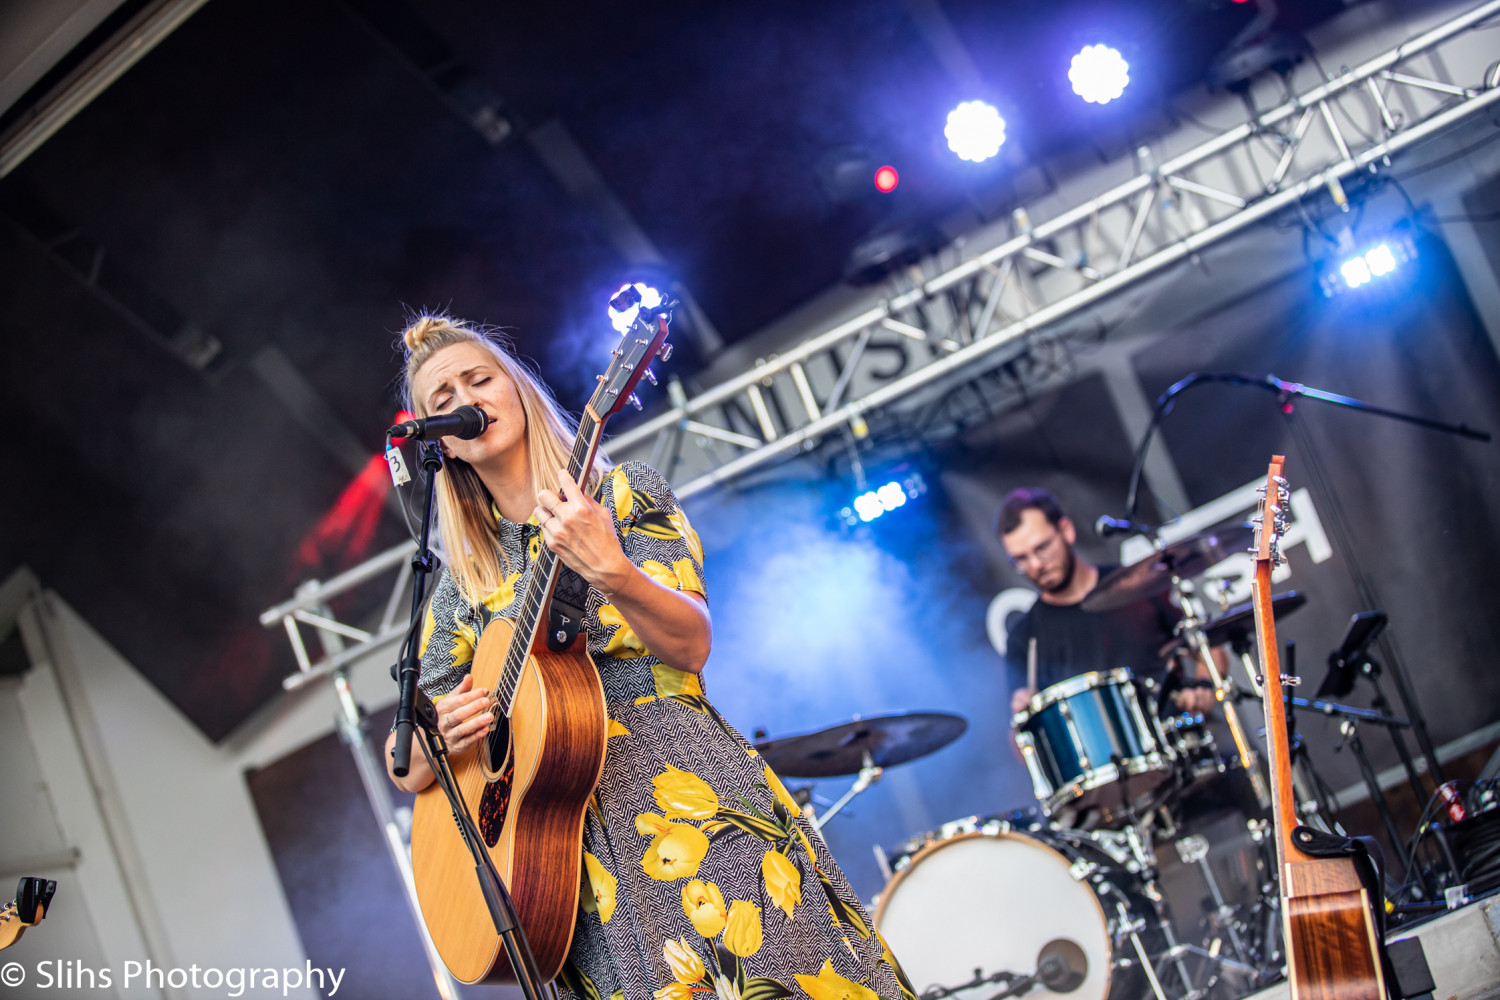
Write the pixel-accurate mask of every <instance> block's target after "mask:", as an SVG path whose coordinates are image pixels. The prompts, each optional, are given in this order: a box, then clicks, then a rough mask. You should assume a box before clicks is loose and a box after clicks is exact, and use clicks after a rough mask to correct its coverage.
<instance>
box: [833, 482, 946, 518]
mask: <svg viewBox="0 0 1500 1000" xmlns="http://www.w3.org/2000/svg"><path fill="white" fill-rule="evenodd" d="M926 492H927V483H926V482H925V481H924V480H923V479H922V474H921V473H919V472H916V471H911V472H908V473H906V474H905V475H903V476H902V477H901V478H900V479H899V480H898V479H892V480H891V481H890V482H888V483H885V484H884V485H882V486H879V487H877V488H876V489H873V490H866V491H865V492H864V493H861V494H860V495H859V496H857V497H855V498H854V502H853V503H851V504H850V505H849V506H847V507H845V508H844V509H843V510H841V511H839V516H840V517H842V518H843V519H844V523H846V524H850V525H854V524H863V523H868V522H870V521H873V520H875V519H876V518H877V517H881V516H883V515H885V514H887V513H889V512H890V511H893V510H896V509H898V508H900V507H904V506H906V504H907V502H908V501H910V500H915V499H916V498H917V497H919V496H921V495H922V494H923V493H926Z"/></svg>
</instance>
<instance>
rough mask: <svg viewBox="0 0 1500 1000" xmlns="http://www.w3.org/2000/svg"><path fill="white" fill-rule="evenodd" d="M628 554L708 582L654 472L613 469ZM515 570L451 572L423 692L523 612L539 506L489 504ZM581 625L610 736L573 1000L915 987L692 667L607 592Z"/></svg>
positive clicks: (866, 996) (871, 999)
mask: <svg viewBox="0 0 1500 1000" xmlns="http://www.w3.org/2000/svg"><path fill="white" fill-rule="evenodd" d="M600 502H601V503H602V504H603V505H604V507H605V509H607V510H608V511H610V513H611V516H612V518H613V519H614V523H615V531H616V533H617V534H618V536H619V538H620V544H621V546H622V548H623V549H624V552H625V555H626V556H627V557H629V559H630V560H631V561H632V562H633V563H635V564H636V565H637V566H639V567H640V568H641V569H642V570H644V571H645V572H646V573H648V574H650V575H651V576H652V577H653V578H655V579H656V580H658V581H660V582H662V583H663V584H665V585H667V586H671V587H675V588H677V589H679V590H687V591H692V592H693V593H696V594H700V595H701V594H704V593H705V589H704V585H703V549H702V545H701V544H700V542H699V541H698V536H697V533H696V532H694V531H693V528H692V525H691V524H689V523H688V519H687V516H686V514H684V513H683V511H682V510H681V508H679V507H678V506H677V500H676V497H674V496H673V495H672V491H671V488H670V487H669V486H668V485H667V483H666V481H665V480H663V479H662V477H661V475H660V474H659V473H657V472H656V471H655V470H654V469H652V468H651V467H650V466H647V465H645V464H643V463H640V462H627V463H625V464H623V465H621V466H619V467H618V468H616V469H614V470H613V471H612V472H611V473H610V474H609V475H608V476H607V477H606V478H605V480H604V482H603V484H602V486H601V491H600ZM496 530H497V542H498V544H499V545H500V547H501V548H502V550H503V551H504V553H505V557H506V560H507V561H508V565H509V566H510V569H511V573H510V574H509V576H508V577H507V578H506V579H505V581H503V582H502V584H501V586H500V587H499V589H498V590H496V592H495V593H493V594H491V595H489V596H488V597H486V598H485V599H484V601H483V602H482V603H481V604H480V605H479V606H478V607H477V608H476V607H471V606H470V605H469V604H468V602H467V601H465V600H464V599H463V597H462V596H461V595H460V593H459V591H458V588H457V585H456V584H455V583H454V582H453V580H452V579H451V577H449V575H448V574H447V573H446V572H445V573H444V574H443V576H442V579H441V580H440V581H439V584H438V587H437V589H436V591H435V592H434V594H433V598H432V601H431V603H430V604H429V606H428V614H427V621H426V629H425V631H424V634H423V638H422V679H421V685H422V688H423V690H424V691H425V692H426V693H427V694H428V695H430V696H432V697H434V698H437V697H439V696H440V695H442V694H443V693H445V692H447V691H449V690H451V689H452V688H453V687H455V686H456V685H457V684H458V682H459V681H461V680H462V679H463V676H464V674H466V673H467V672H468V669H469V663H470V661H471V660H472V658H473V655H474V647H475V645H476V643H477V639H478V636H480V635H481V634H483V631H484V627H485V625H487V624H488V623H489V622H490V621H491V620H492V619H494V618H495V617H507V618H510V617H514V616H515V615H516V614H517V613H519V610H520V608H519V605H520V603H521V602H520V601H518V600H517V595H519V594H522V593H524V592H525V586H526V582H527V580H528V579H529V574H530V572H531V566H532V563H533V561H534V560H535V559H536V557H537V555H538V553H539V552H540V551H541V531H540V529H539V528H538V527H537V525H536V523H535V521H531V522H528V523H526V524H516V523H514V522H511V521H506V520H504V519H503V518H500V517H499V515H498V513H497V514H496ZM585 612H586V613H585V616H584V629H585V631H586V633H587V637H588V647H589V652H590V654H591V655H592V656H593V658H594V663H595V665H596V666H597V667H598V669H599V675H600V677H601V678H602V680H603V684H604V695H605V703H606V707H607V710H608V713H609V729H608V732H609V738H608V743H607V747H606V751H605V757H604V773H603V776H602V777H601V778H600V781H599V787H598V789H597V791H596V793H595V795H594V799H593V801H592V802H591V803H590V805H589V810H588V815H587V818H586V821H585V824H584V832H583V851H584V854H583V861H584V865H583V868H584V874H583V880H582V886H581V891H580V895H579V912H578V923H577V926H576V929H575V931H574V935H573V944H572V948H571V949H570V951H569V953H568V958H567V961H566V962H565V963H564V965H563V971H562V974H561V977H560V978H561V981H562V984H563V985H564V986H565V987H566V989H567V990H568V991H569V992H570V993H571V994H572V995H573V997H574V998H576V1000H606V998H611V1000H614V998H617V1000H652V998H655V1000H783V998H791V997H796V998H799V1000H801V998H804V997H805V998H810V1000H877V998H879V1000H915V996H914V993H913V992H912V989H911V986H910V983H908V982H907V980H906V977H905V976H904V975H903V974H902V973H901V971H900V967H899V966H898V965H897V963H896V960H895V959H894V958H893V957H892V955H891V953H890V950H889V949H888V948H887V947H886V945H885V942H884V941H883V940H882V939H881V937H880V934H879V933H878V932H876V931H875V930H874V927H873V925H872V923H871V921H870V918H869V916H868V915H867V914H866V912H865V910H864V907H863V906H862V904H861V903H860V902H859V899H858V898H857V897H856V896H855V895H854V892H853V890H851V889H850V887H849V884H848V882H847V881H846V880H845V878H844V875H843V872H841V871H840V870H839V868H838V866H837V865H836V864H835V863H834V861H833V858H832V856H830V855H829V853H828V849H827V847H826V846H825V845H824V843H823V840H822V837H821V836H819V835H818V833H817V832H816V831H814V830H813V828H812V827H811V825H810V824H809V823H808V822H807V820H805V819H804V818H802V817H801V815H800V813H799V811H798V808H797V804H796V802H795V801H794V800H793V799H792V797H791V796H790V795H789V794H788V793H787V791H786V789H785V788H784V787H783V786H782V784H781V782H780V781H779V780H778V779H777V777H776V775H775V774H774V773H773V772H772V771H771V768H770V767H769V766H767V765H766V763H765V762H764V761H763V760H761V758H760V756H759V755H758V754H757V753H756V751H755V749H754V748H753V747H751V746H750V744H749V743H747V742H746V741H745V738H744V737H743V736H741V735H740V734H739V733H738V732H736V731H735V730H734V728H733V727H731V726H730V725H729V724H728V723H727V722H726V721H725V720H724V718H723V717H722V716H720V715H719V713H718V711H717V710H716V709H715V708H714V707H713V705H711V704H710V703H709V702H708V700H707V699H706V698H705V697H704V694H703V685H702V682H701V680H700V678H699V677H698V675H696V674H691V673H685V672H682V671H678V670H674V669H672V668H671V667H668V666H666V665H665V664H663V663H662V662H661V661H659V660H658V659H657V658H656V657H654V656H652V655H651V652H650V651H649V650H647V649H646V648H645V647H644V646H643V645H642V644H641V642H640V640H639V639H638V638H637V637H636V635H635V633H634V632H632V631H631V630H630V627H629V626H628V625H626V623H625V620H624V618H623V617H622V616H621V615H620V613H619V612H618V611H617V610H616V609H615V608H614V606H613V605H611V604H609V603H608V601H607V599H606V597H605V595H604V594H603V593H601V592H600V591H597V590H594V589H590V590H589V591H588V597H587V606H586V608H585Z"/></svg>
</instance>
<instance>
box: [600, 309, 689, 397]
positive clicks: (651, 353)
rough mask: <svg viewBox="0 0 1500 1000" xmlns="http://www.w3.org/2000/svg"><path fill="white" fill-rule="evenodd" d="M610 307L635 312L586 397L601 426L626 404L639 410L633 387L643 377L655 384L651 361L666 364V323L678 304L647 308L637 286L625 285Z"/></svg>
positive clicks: (668, 347)
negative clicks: (607, 364) (659, 360)
mask: <svg viewBox="0 0 1500 1000" xmlns="http://www.w3.org/2000/svg"><path fill="white" fill-rule="evenodd" d="M610 305H611V306H612V307H613V308H614V309H615V310H616V311H617V312H624V311H626V310H628V309H630V308H632V307H633V308H635V309H636V310H637V312H636V314H635V316H634V318H633V319H632V321H631V323H630V326H629V328H628V329H626V331H625V333H624V335H623V336H622V337H621V339H620V345H619V346H618V347H616V348H615V350H614V354H613V355H612V357H611V358H610V362H609V367H608V368H607V369H605V372H604V374H603V375H600V376H599V387H598V388H597V389H595V390H594V394H593V396H591V397H590V398H589V411H590V412H591V413H592V414H593V415H594V417H595V418H596V419H597V420H598V422H599V423H600V424H603V423H604V421H605V420H607V419H609V418H610V417H611V416H613V415H614V414H616V413H619V412H620V410H622V409H623V408H624V407H625V404H626V403H630V404H631V405H632V406H634V407H635V408H636V409H640V408H641V401H640V400H639V399H638V398H637V397H636V396H635V395H634V393H635V387H636V386H637V385H639V384H640V381H641V379H642V378H645V379H646V381H648V382H650V383H651V384H652V385H655V384H656V376H655V375H654V374H653V373H652V371H651V367H650V365H651V362H653V361H655V360H656V359H657V358H658V357H660V358H661V360H662V361H666V360H667V359H668V358H670V357H671V356H672V345H671V344H669V343H667V324H668V323H669V322H671V313H672V309H673V307H674V306H676V305H677V303H676V302H675V301H674V300H671V299H663V300H662V301H661V303H660V304H659V305H656V306H652V307H647V306H645V305H644V304H642V302H641V293H640V292H639V291H638V290H637V289H636V287H635V286H634V285H627V286H625V287H624V288H622V289H620V292H619V294H617V295H616V296H615V297H614V298H613V299H612V300H610Z"/></svg>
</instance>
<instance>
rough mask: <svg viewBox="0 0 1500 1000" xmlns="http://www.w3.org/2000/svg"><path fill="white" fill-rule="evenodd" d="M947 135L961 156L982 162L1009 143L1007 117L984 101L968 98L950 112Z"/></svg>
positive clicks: (944, 133) (951, 145)
mask: <svg viewBox="0 0 1500 1000" xmlns="http://www.w3.org/2000/svg"><path fill="white" fill-rule="evenodd" d="M943 135H945V136H947V137H948V148H949V149H951V150H953V152H955V153H957V154H958V157H959V159H961V160H971V161H973V162H974V163H982V162H983V161H985V160H988V159H989V158H990V157H992V156H994V155H995V154H996V153H998V152H1000V147H1001V146H1003V145H1005V119H1004V118H1001V117H1000V112H998V111H996V110H995V109H994V108H992V107H990V106H989V105H988V104H986V103H984V102H983V101H965V102H964V103H962V104H960V105H959V106H958V107H956V108H954V109H953V110H952V111H950V112H948V124H947V126H946V127H945V128H944V129H943Z"/></svg>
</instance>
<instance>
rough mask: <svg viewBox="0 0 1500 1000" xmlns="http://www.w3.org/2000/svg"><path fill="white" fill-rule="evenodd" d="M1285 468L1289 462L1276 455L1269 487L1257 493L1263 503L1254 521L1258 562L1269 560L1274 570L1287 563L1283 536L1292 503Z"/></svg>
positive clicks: (1267, 482) (1270, 471)
mask: <svg viewBox="0 0 1500 1000" xmlns="http://www.w3.org/2000/svg"><path fill="white" fill-rule="evenodd" d="M1285 469H1286V459H1285V458H1283V457H1282V456H1280V455H1274V456H1272V458H1271V465H1270V468H1269V469H1268V470H1267V471H1266V485H1264V486H1262V487H1260V489H1258V490H1257V491H1256V492H1257V493H1258V494H1259V495H1260V498H1261V500H1260V510H1259V511H1258V512H1257V513H1256V516H1255V519H1254V521H1253V523H1254V524H1255V559H1256V561H1257V562H1259V561H1261V560H1266V561H1267V562H1268V563H1269V565H1270V568H1271V569H1273V570H1274V569H1275V568H1276V567H1278V566H1280V565H1281V564H1282V562H1283V561H1284V560H1283V559H1282V555H1281V536H1282V535H1284V534H1286V525H1287V520H1286V515H1287V511H1288V510H1289V509H1290V505H1291V500H1292V497H1291V492H1290V491H1289V490H1288V489H1287V485H1286V477H1285V476H1283V475H1282V472H1283V471H1284V470H1285Z"/></svg>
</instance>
